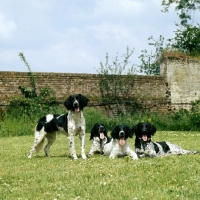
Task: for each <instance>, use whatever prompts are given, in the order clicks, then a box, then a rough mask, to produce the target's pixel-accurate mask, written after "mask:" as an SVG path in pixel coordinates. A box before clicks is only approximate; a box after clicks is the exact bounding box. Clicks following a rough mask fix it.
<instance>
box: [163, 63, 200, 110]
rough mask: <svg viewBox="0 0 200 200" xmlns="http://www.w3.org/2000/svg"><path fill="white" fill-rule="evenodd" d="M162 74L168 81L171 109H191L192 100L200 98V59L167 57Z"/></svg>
mask: <svg viewBox="0 0 200 200" xmlns="http://www.w3.org/2000/svg"><path fill="white" fill-rule="evenodd" d="M161 74H162V75H163V76H164V77H165V80H166V83H168V95H169V100H170V101H171V109H172V110H174V109H176V110H179V109H180V108H184V109H190V108H191V101H195V100H197V99H200V61H199V60H190V59H165V60H164V61H163V62H162V64H161Z"/></svg>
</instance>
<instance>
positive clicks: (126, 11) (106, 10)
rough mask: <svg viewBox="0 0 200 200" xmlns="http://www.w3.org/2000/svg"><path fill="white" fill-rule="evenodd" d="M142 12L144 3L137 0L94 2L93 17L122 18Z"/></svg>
mask: <svg viewBox="0 0 200 200" xmlns="http://www.w3.org/2000/svg"><path fill="white" fill-rule="evenodd" d="M143 10H144V3H143V2H142V1H139V0H123V1H122V0H102V1H96V6H95V8H94V16H96V17H97V16H101V17H105V18H107V17H109V18H115V19H116V17H117V18H121V19H122V18H124V17H126V18H127V17H128V18H130V17H132V16H136V15H138V14H139V13H141V12H142V11H143Z"/></svg>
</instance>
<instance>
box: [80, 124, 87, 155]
mask: <svg viewBox="0 0 200 200" xmlns="http://www.w3.org/2000/svg"><path fill="white" fill-rule="evenodd" d="M79 138H80V143H81V144H80V145H81V156H82V158H83V159H86V155H85V128H84V127H81V131H80V134H79Z"/></svg>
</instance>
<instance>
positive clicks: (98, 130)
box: [88, 123, 111, 156]
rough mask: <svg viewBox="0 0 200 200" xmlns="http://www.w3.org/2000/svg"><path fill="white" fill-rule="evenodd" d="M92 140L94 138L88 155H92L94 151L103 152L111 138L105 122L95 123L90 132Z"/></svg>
mask: <svg viewBox="0 0 200 200" xmlns="http://www.w3.org/2000/svg"><path fill="white" fill-rule="evenodd" d="M90 140H92V146H91V149H90V151H89V154H88V156H92V155H93V154H94V153H100V154H103V152H104V145H105V144H107V143H108V142H110V140H111V139H110V138H109V137H108V135H107V129H106V127H105V125H104V124H102V123H96V124H94V126H93V127H92V130H91V133H90Z"/></svg>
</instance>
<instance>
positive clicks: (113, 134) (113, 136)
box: [110, 127, 117, 138]
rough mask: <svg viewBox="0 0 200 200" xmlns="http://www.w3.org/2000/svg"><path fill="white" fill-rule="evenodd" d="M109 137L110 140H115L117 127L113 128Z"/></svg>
mask: <svg viewBox="0 0 200 200" xmlns="http://www.w3.org/2000/svg"><path fill="white" fill-rule="evenodd" d="M110 135H111V137H112V138H116V135H117V127H115V128H114V129H113V130H112V131H111V133H110Z"/></svg>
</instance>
